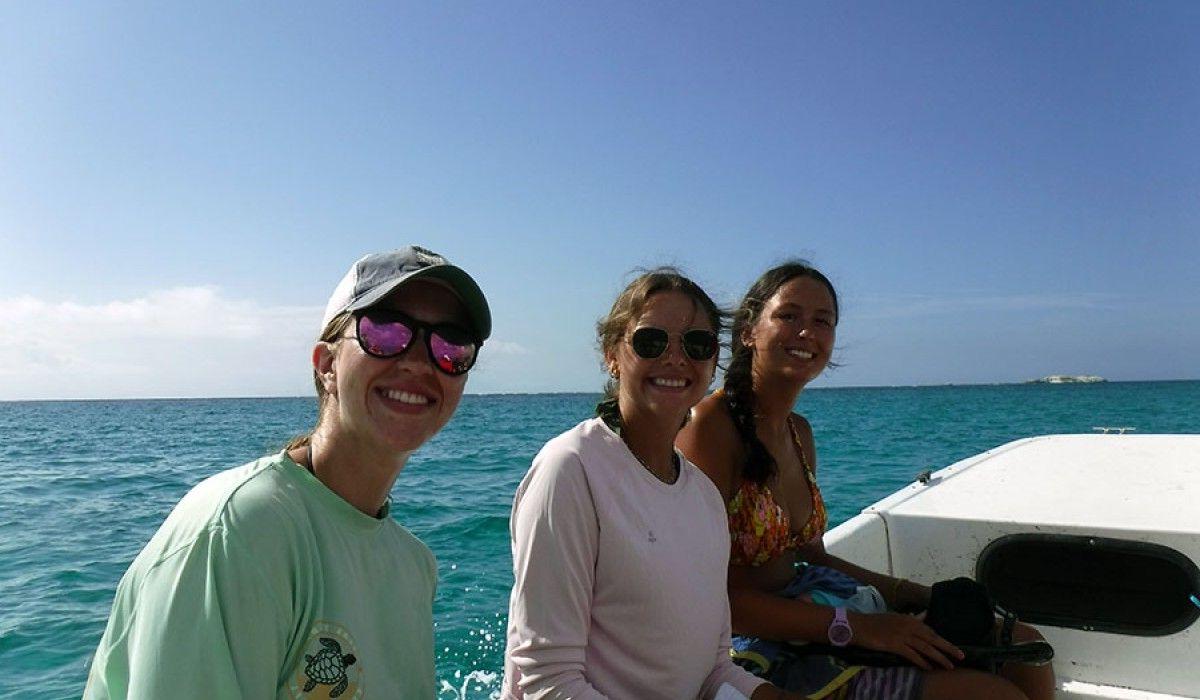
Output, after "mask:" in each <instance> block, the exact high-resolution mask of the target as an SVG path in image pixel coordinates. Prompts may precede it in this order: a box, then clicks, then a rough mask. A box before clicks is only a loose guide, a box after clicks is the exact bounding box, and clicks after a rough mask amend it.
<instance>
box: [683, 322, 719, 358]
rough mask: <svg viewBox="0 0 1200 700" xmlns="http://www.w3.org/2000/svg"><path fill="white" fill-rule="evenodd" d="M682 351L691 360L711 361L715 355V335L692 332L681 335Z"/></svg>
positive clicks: (699, 331)
mask: <svg viewBox="0 0 1200 700" xmlns="http://www.w3.org/2000/svg"><path fill="white" fill-rule="evenodd" d="M683 351H684V352H685V353H687V356H688V357H690V358H692V359H693V360H711V359H712V357H713V355H716V354H717V334H716V333H713V332H712V331H702V330H698V329H697V330H692V331H688V332H687V333H684V334H683Z"/></svg>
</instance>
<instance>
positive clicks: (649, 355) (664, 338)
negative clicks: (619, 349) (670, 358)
mask: <svg viewBox="0 0 1200 700" xmlns="http://www.w3.org/2000/svg"><path fill="white" fill-rule="evenodd" d="M669 342H670V337H669V336H668V335H667V332H666V331H664V330H663V329H661V328H649V327H643V328H639V329H637V330H636V331H634V332H633V337H631V338H630V339H629V344H630V345H632V346H633V351H634V352H635V353H637V356H638V357H641V358H643V359H646V360H653V359H654V358H656V357H659V356H661V355H662V354H663V353H664V352H666V351H667V343H669Z"/></svg>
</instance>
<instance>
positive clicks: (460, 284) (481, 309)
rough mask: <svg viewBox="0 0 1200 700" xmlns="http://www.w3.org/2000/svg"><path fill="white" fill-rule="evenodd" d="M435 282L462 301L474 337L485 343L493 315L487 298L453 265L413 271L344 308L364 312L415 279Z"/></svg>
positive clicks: (490, 331)
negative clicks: (440, 283) (434, 280)
mask: <svg viewBox="0 0 1200 700" xmlns="http://www.w3.org/2000/svg"><path fill="white" fill-rule="evenodd" d="M430 278H431V279H436V280H440V281H442V282H445V283H446V285H448V286H449V287H450V289H451V291H453V292H454V293H455V294H456V295H458V298H459V299H461V300H462V302H463V306H466V307H467V313H468V314H470V316H471V323H472V325H473V326H474V330H475V334H476V335H478V336H479V340H481V341H483V340H487V339H488V337H489V336H491V334H492V312H491V309H490V308H489V307H488V303H487V297H485V296H484V295H483V290H482V289H480V288H479V285H478V284H476V283H475V280H473V279H471V276H470V275H468V274H467V273H466V271H464V270H463V269H462V268H460V267H457V266H454V265H431V266H429V267H423V268H421V269H420V270H414V271H413V272H410V273H409V274H407V275H405V276H404V277H401V278H400V279H397V280H393V281H392V282H390V283H389V284H384V285H380V286H378V287H376V288H375V289H372V290H371V291H370V292H368V293H366V294H364V295H363V296H362V297H360V298H359V299H357V300H355V301H353V302H351V303H350V304H348V305H347V306H346V308H345V310H346V311H360V310H362V309H367V308H370V307H372V306H374V305H375V304H378V303H379V302H381V301H383V299H384V298H385V297H387V296H388V295H389V294H391V293H392V292H394V291H396V290H397V289H399V288H401V287H403V286H404V285H405V284H407V283H409V282H411V281H413V280H415V279H430Z"/></svg>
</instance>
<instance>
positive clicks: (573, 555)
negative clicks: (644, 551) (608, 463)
mask: <svg viewBox="0 0 1200 700" xmlns="http://www.w3.org/2000/svg"><path fill="white" fill-rule="evenodd" d="M598 540H599V524H598V522H597V519H596V508H595V504H594V503H593V501H592V496H591V492H590V490H589V488H588V483H587V475H586V474H585V473H584V470H583V464H582V463H581V462H580V460H579V456H578V455H577V454H574V453H572V452H569V451H567V450H554V449H547V450H543V452H542V453H540V454H539V455H538V456H537V458H535V459H534V462H533V467H532V468H531V469H530V472H529V475H528V476H527V477H526V479H525V482H524V483H523V484H522V486H521V488H520V489H519V490H518V492H517V496H516V499H515V500H514V502H513V514H512V541H513V545H512V546H513V576H514V583H513V594H512V603H511V606H510V610H509V629H510V634H512V635H513V637H514V639H513V640H512V641H511V642H510V644H509V654H510V661H511V662H512V664H513V665H514V666H515V668H516V674H515V676H516V678H515V679H514V680H515V683H516V684H517V685H518V686H520V688H521V690H522V691H523V693H524V695H525V697H527V698H531V699H534V700H539V699H541V698H580V699H582V700H603V699H604V697H605V696H604V695H603V694H601V693H600V692H599V691H597V690H596V689H595V688H594V687H592V686H591V684H590V683H588V681H587V678H586V674H585V667H584V661H585V658H586V654H585V650H586V648H587V641H588V630H589V625H590V621H591V606H592V592H593V583H594V577H595V567H596V553H597V542H598Z"/></svg>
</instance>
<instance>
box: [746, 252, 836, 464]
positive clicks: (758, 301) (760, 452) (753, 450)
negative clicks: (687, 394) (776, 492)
mask: <svg viewBox="0 0 1200 700" xmlns="http://www.w3.org/2000/svg"><path fill="white" fill-rule="evenodd" d="M797 277H810V278H812V279H815V280H817V281H818V282H820V283H821V284H823V285H825V287H826V288H827V289H828V290H829V296H830V297H831V298H832V299H833V312H834V322H835V323H836V322H837V318H838V317H839V315H840V314H839V312H838V300H837V292H836V291H834V289H833V283H831V282H830V281H829V278H828V277H826V276H825V275H824V274H822V273H821V271H820V270H818V269H816V268H815V267H813V266H812V265H810V264H809V263H808V262H807V261H804V260H789V261H787V262H785V263H783V264H782V265H778V266H776V267H773V268H771V269H770V270H767V271H766V272H764V273H763V274H762V276H761V277H759V278H758V279H757V280H756V281H755V282H754V284H753V285H751V286H750V291H748V292H746V296H744V297H742V303H741V304H739V305H738V308H737V309H736V310H735V311H734V312H733V328H732V331H731V335H732V337H731V338H730V349H731V355H730V359H729V366H728V367H727V368H726V369H725V385H724V393H725V397H724V398H725V405H726V407H727V408H728V409H729V415H730V416H731V417H732V418H733V426H734V428H736V429H737V433H738V436H739V437H740V438H741V440H742V447H743V448H744V450H745V454H746V459H745V462H743V464H742V469H741V476H742V478H743V479H746V480H748V481H751V482H753V483H755V484H763V483H765V482H767V481H768V480H769V479H771V478H772V477H773V476H775V472H776V464H775V458H774V457H772V456H771V453H770V451H768V450H767V446H766V445H764V444H763V441H762V440H760V439H759V437H758V425H757V422H756V419H755V408H756V405H755V404H756V400H755V396H754V381H753V378H752V376H751V369H752V368H753V366H754V352H753V350H751V348H750V346H748V345H746V344H745V343H744V342H743V337H744V336H745V334H746V332H747V331H749V330H750V328H752V327H753V326H754V324H755V323H757V322H758V319H759V318H760V317H761V316H762V310H763V307H764V306H765V305H766V303H767V300H768V299H770V298H771V297H772V296H774V295H775V293H776V292H778V291H779V288H780V287H782V286H783V285H785V284H787V283H788V282H789V281H791V280H792V279H795V278H797Z"/></svg>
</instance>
